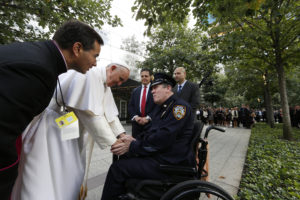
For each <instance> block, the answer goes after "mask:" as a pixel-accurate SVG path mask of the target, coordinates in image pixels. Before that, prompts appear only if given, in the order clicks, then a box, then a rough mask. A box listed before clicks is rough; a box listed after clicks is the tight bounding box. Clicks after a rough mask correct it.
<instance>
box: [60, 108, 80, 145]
mask: <svg viewBox="0 0 300 200" xmlns="http://www.w3.org/2000/svg"><path fill="white" fill-rule="evenodd" d="M55 122H56V124H57V125H58V127H59V128H60V130H61V139H62V140H70V139H75V138H78V137H79V125H78V119H77V117H76V115H75V113H74V112H73V111H72V112H69V113H67V114H65V115H63V116H61V117H58V118H56V119H55Z"/></svg>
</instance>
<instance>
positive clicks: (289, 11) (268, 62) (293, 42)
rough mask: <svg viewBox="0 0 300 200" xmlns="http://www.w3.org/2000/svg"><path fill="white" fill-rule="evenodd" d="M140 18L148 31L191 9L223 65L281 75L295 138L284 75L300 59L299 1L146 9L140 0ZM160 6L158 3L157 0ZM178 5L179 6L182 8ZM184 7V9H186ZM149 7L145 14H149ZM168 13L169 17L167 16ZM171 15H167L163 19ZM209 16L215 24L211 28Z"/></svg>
mask: <svg viewBox="0 0 300 200" xmlns="http://www.w3.org/2000/svg"><path fill="white" fill-rule="evenodd" d="M135 2H136V3H135V7H133V10H134V11H135V12H136V13H137V15H136V17H137V19H147V20H150V21H151V22H152V23H149V21H147V22H148V24H147V25H148V26H149V28H150V30H151V27H155V25H156V24H158V23H165V21H167V19H168V18H169V16H171V17H172V20H173V21H176V22H182V21H183V20H182V19H183V16H185V15H187V13H189V11H190V8H192V12H193V15H194V17H195V18H196V20H197V23H196V25H197V27H198V28H199V29H201V30H208V31H209V33H210V35H211V36H212V37H211V39H212V40H211V41H212V43H214V44H215V45H216V47H217V48H218V49H219V50H221V51H219V53H220V52H221V53H222V54H223V57H222V60H223V62H226V61H228V60H243V59H259V60H261V61H262V62H264V65H263V67H264V68H265V67H268V68H269V70H271V71H276V72H277V77H278V88H279V92H280V99H281V107H282V110H283V122H284V125H283V134H284V138H285V139H288V140H291V139H292V129H291V125H290V124H291V123H290V117H289V116H290V115H289V109H288V99H287V90H286V72H287V70H290V69H291V68H294V67H295V66H296V65H297V63H299V59H300V48H299V47H300V38H299V33H300V20H299V18H300V16H299V13H300V1H298V0H222V1H220V0H211V1H206V0H194V1H191V0H185V1H180V2H179V1H177V0H170V1H161V2H160V3H151V4H147V3H145V2H146V1H144V0H136V1H135ZM155 2H156V1H155ZM179 4H180V5H179ZM182 5H184V6H185V8H183V7H182ZM146 7H147V9H145V8H146ZM165 13H167V14H165ZM165 15H167V16H165ZM209 16H212V18H213V19H214V22H213V23H209Z"/></svg>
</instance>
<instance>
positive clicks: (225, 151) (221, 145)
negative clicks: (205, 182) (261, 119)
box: [87, 125, 250, 200]
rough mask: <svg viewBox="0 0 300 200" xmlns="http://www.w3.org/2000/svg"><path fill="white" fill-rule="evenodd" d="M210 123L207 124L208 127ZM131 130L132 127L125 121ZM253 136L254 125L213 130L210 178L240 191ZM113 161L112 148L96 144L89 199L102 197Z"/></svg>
mask: <svg viewBox="0 0 300 200" xmlns="http://www.w3.org/2000/svg"><path fill="white" fill-rule="evenodd" d="M205 128H206V127H204V130H205ZM125 129H126V131H127V133H131V127H130V126H128V125H125ZM249 137H250V129H244V128H227V129H226V132H225V133H222V132H218V131H215V130H212V131H210V134H209V137H208V141H209V144H210V177H209V179H210V182H213V183H215V184H217V185H219V186H221V187H222V188H224V189H225V190H226V191H228V192H229V193H230V194H231V195H235V194H237V192H238V188H239V184H240V180H241V175H242V171H243V166H244V162H245V157H246V153H247V148H248V142H249ZM111 163H112V155H111V153H110V151H109V149H105V150H101V149H100V148H99V147H98V146H97V145H95V146H94V151H93V156H92V161H91V166H90V172H89V179H88V188H89V191H88V196H87V200H99V199H100V198H101V194H102V188H103V184H104V181H105V177H106V173H107V171H108V168H109V166H110V164H111Z"/></svg>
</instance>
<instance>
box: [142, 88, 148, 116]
mask: <svg viewBox="0 0 300 200" xmlns="http://www.w3.org/2000/svg"><path fill="white" fill-rule="evenodd" d="M146 91H147V86H144V91H143V96H142V103H141V116H142V117H144V116H145V107H146Z"/></svg>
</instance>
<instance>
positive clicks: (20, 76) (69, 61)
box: [0, 20, 103, 200]
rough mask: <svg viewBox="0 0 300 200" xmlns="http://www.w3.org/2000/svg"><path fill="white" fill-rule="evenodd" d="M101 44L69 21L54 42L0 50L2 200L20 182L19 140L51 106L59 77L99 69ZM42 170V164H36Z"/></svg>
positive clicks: (81, 26) (87, 30)
mask: <svg viewBox="0 0 300 200" xmlns="http://www.w3.org/2000/svg"><path fill="white" fill-rule="evenodd" d="M100 45H103V40H102V38H101V37H100V35H99V34H98V33H97V32H96V31H95V30H94V29H92V28H91V27H90V26H88V25H87V24H84V23H82V22H80V21H77V20H70V21H68V22H66V23H65V24H63V25H62V26H61V27H60V28H59V29H58V30H57V31H56V33H55V34H54V37H53V40H52V41H51V40H49V41H41V42H24V43H13V44H9V45H3V46H0V110H1V112H0V137H1V138H0V197H1V199H3V200H7V199H9V196H10V193H11V189H12V187H13V184H14V182H15V179H16V177H17V168H18V161H19V153H20V149H21V145H20V144H21V134H22V132H23V131H24V129H25V128H26V126H27V125H28V124H29V123H30V121H31V120H32V119H33V117H34V116H36V115H38V114H39V113H41V112H42V111H43V110H44V109H45V108H46V107H47V106H48V104H49V102H50V100H51V97H52V95H53V92H54V89H55V87H56V83H57V77H58V75H59V74H61V73H64V72H66V71H67V69H75V70H77V71H79V72H81V73H85V72H86V71H87V70H88V69H89V68H91V67H93V66H96V58H97V56H98V55H99V53H100ZM37 164H38V163H37Z"/></svg>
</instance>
